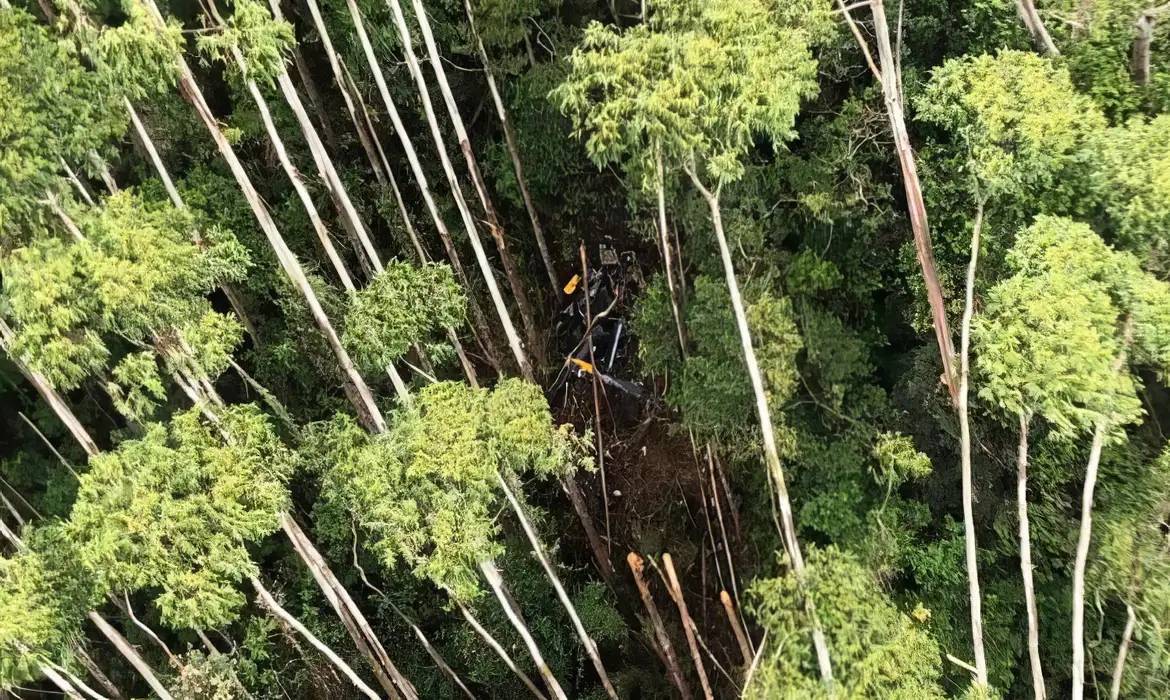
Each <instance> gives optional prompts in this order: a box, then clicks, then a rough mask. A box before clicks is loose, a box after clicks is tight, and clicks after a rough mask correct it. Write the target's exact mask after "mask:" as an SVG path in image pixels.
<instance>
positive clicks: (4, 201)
mask: <svg viewBox="0 0 1170 700" xmlns="http://www.w3.org/2000/svg"><path fill="white" fill-rule="evenodd" d="M50 31H51V30H50V29H49V28H48V27H45V26H43V25H40V24H38V23H37V22H36V20H35V19H33V17H32V16H31V15H29V14H28V13H26V12H24V11H23V10H16V9H9V10H4V11H2V12H0V250H3V249H11V248H14V247H16V246H17V245H20V244H21V243H22V242H24V241H25V240H27V236H28V233H29V231H28V229H27V227H25V226H24V225H25V224H26V223H29V222H40V223H43V222H44V221H45V220H46V215H45V207H44V205H43V204H42V201H43V200H44V199H45V195H46V191H49V190H53V191H55V190H57V189H58V183H59V181H60V174H61V160H62V159H64V160H65V161H66V162H67V163H70V164H71V165H72V167H75V168H76V167H80V166H88V165H89V163H90V159H89V154H90V152H91V151H95V150H96V151H99V152H105V150H106V147H107V145H108V144H109V143H110V142H111V141H112V140H114V139H116V138H117V137H118V136H120V135H121V133H122V132H123V130H124V128H125V117H124V112H123V110H120V109H118V108H117V107H116V106H115V105H114V104H113V102H112V96H111V94H110V93H109V92H108V91H107V90H104V89H103V87H102V84H101V79H100V78H99V77H98V75H97V74H96V73H94V72H93V71H88V70H86V69H84V68H83V67H82V65H81V63H80V62H79V61H78V57H77V56H76V55H75V54H74V53H72V52H71V51H70V49H69V45H68V44H67V43H66V42H65V41H63V40H60V39H57V38H55V37H54V36H53V35H52V34H51V33H50Z"/></svg>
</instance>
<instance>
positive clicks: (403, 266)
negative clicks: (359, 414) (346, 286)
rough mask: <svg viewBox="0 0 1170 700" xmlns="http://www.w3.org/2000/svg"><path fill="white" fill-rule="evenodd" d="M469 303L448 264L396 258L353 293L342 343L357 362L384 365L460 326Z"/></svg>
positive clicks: (379, 366)
mask: <svg viewBox="0 0 1170 700" xmlns="http://www.w3.org/2000/svg"><path fill="white" fill-rule="evenodd" d="M466 305H467V301H466V299H465V298H464V294H463V290H462V289H460V287H459V284H458V283H457V282H456V281H455V276H454V275H453V274H452V273H451V268H450V267H448V266H447V265H439V264H431V263H428V264H425V265H411V264H410V263H405V262H400V261H397V260H392V261H390V262H389V263H388V264H387V265H386V267H385V268H384V269H383V270H382V272H380V273H378V274H377V275H376V276H375V277H374V279H373V280H371V281H370V283H369V284H368V285H366V286H365V287H363V288H362V289H360V290H358V291H356V292H354V293H353V294H351V295H350V299H349V310H348V311H347V313H346V316H345V332H344V334H343V336H342V341H343V342H344V343H345V345H346V346H347V347H348V348H350V350H351V351H352V352H353V354H354V357H355V358H356V359H357V361H358V362H360V363H361V364H363V365H365V366H367V367H370V368H376V369H382V368H384V367H385V366H386V365H388V364H390V363H392V362H394V361H395V360H397V359H398V358H400V357H402V356H403V355H405V354H406V351H407V350H409V349H410V346H411V345H412V344H414V343H417V342H426V341H427V340H428V339H430V338H433V337H434V336H435V335H436V334H439V333H442V331H443V329H444V328H448V327H456V326H459V325H461V324H462V323H463V318H464V313H465V309H466Z"/></svg>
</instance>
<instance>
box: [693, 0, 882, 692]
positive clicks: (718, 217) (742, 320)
mask: <svg viewBox="0 0 1170 700" xmlns="http://www.w3.org/2000/svg"><path fill="white" fill-rule="evenodd" d="M875 1H879V2H880V0H875ZM687 174H688V175H690V177H691V180H692V181H693V182H694V184H695V187H696V189H698V190H699V193H700V194H702V195H703V198H704V199H705V200H706V202H707V206H708V207H709V208H710V210H711V223H712V225H713V227H714V229H715V238H716V240H717V241H718V242H719V255H720V258H721V259H722V261H723V273H724V276H725V277H726V280H727V291H728V293H729V294H730V296H731V308H732V310H733V311H734V313H735V323H736V326H737V327H738V330H739V340H740V347H741V349H742V351H743V357H744V365H745V366H746V367H747V372H748V378H749V379H750V380H751V383H752V392H753V393H754V394H755V399H756V413H757V417H758V418H759V423H760V433H761V434H762V436H763V442H764V461H765V463H766V464H767V467H768V476H769V480H770V481H771V483H772V487H773V488H775V490H776V501H777V503H778V505H779V507H780V521H781V530H782V531H781V533H780V536H781V539H782V540H783V542H784V548H785V549H786V550H787V551H788V556H789V558H790V559H791V561H792V570H793V573H795V575H796V578H797V580H798V581H800V582H801V584H800V585H801V586H802V587H803V585H804V584H803V581H804V555H803V554H802V553H801V551H800V542H799V541H798V540H797V537H796V519H795V518H794V517H793V514H792V502H791V500H790V499H789V498H788V486H787V483H786V481H785V478H784V468H783V467H782V466H781V465H780V453H779V451H778V449H777V447H776V433H775V428H774V427H773V425H772V410H771V409H770V408H769V407H768V398H767V394H765V392H764V377H763V375H762V374H761V372H760V363H759V361H757V360H756V351H755V348H753V347H752V335H751V329H750V328H749V327H748V321H747V311H746V310H745V308H744V304H743V298H742V297H741V296H740V293H739V281H738V280H737V279H736V277H735V264H734V263H733V262H732V260H731V249H730V248H729V247H728V245H727V236H726V234H725V233H724V231H723V213H722V211H721V210H720V206H719V190H718V189H716V190H715V192H711V191H710V190H708V189H707V188H706V187H704V186H703V183H702V182H701V181H700V180H699V178H698V175H697V174H696V173H695V172H694V171H693V170H691V169H690V168H689V167H688V169H687ZM804 605H805V609H806V612H807V613H808V615H809V618H810V620H811V622H812V637H813V647H814V648H815V650H816V656H817V667H818V668H819V670H820V674H821V681H822V682H824V684H825V685H831V684H832V683H833V665H832V660H831V659H830V656H829V644H828V641H827V640H826V639H825V632H824V630H823V629H822V628H821V624H820V621H819V619H818V618H817V615H816V610H815V608H814V607H813V604H812V601H811V600H810V599H809V598H808V597H807V596H804Z"/></svg>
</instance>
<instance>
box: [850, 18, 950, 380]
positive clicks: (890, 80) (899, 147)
mask: <svg viewBox="0 0 1170 700" xmlns="http://www.w3.org/2000/svg"><path fill="white" fill-rule="evenodd" d="M869 6H870V8H871V9H872V10H873V22H874V35H875V37H876V39H877V49H878V57H879V60H880V63H881V74H880V75H881V87H882V96H883V97H884V98H885V103H886V112H887V114H888V116H889V119H890V131H891V133H892V134H893V137H894V148H895V151H896V152H897V155H898V162H899V163H900V164H901V167H902V184H903V186H904V188H905V190H906V203H907V209H908V210H909V214H910V227H911V229H913V231H914V250H915V253H916V254H917V256H918V266H919V267H920V268H921V269H922V279H923V282H924V283H925V285H926V296H927V301H928V302H929V303H930V311H931V316H932V318H933V320H934V335H935V340H936V341H937V342H938V350H939V355H940V359H941V360H942V370H943V374H942V381H943V383H944V384H945V385H946V387H947V391H948V392H949V393H950V397H951V401H952V403H953V402H955V401H957V400H958V394H959V392H958V386H957V383H956V381H955V371H954V367H953V361H954V356H955V348H954V344H953V343H952V341H951V328H950V323H949V322H948V321H947V309H946V300H945V299H944V297H943V291H942V285H941V284H940V282H939V279H938V269H937V268H936V266H935V263H934V249H933V247H932V246H931V242H930V226H929V224H928V222H927V218H926V202H925V201H924V200H923V198H922V183H921V182H920V181H919V179H918V166H917V164H916V162H915V159H914V149H913V147H912V146H911V145H910V135H909V133H908V132H907V131H906V116H905V113H904V111H903V107H902V91H901V82H902V81H901V75H900V73H899V71H898V68H897V64H896V63H895V61H894V54H893V49H892V48H891V47H890V31H889V27H888V25H887V23H886V10H885V6H884V5H883V0H872V1H871V2H870V3H869ZM862 49H863V51H865V53H866V55H867V56H868V53H869V49H868V48H867V47H866V46H865V45H864V44H862Z"/></svg>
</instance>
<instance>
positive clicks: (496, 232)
mask: <svg viewBox="0 0 1170 700" xmlns="http://www.w3.org/2000/svg"><path fill="white" fill-rule="evenodd" d="M387 1H388V2H389V3H390V4H391V7H392V9H393V8H397V9H395V16H396V17H397V16H400V15H401V3H400V2H399V0H387ZM411 4H412V6H413V7H414V16H415V21H417V22H418V26H419V28H420V29H421V30H422V37H423V45H424V46H425V47H426V50H427V57H428V58H429V59H430V62H431V71H432V72H433V73H434V74H435V82H436V83H437V84H438V86H439V93H440V94H441V95H442V96H443V103H444V104H445V105H446V107H447V116H448V117H449V118H450V119H451V125H452V126H453V127H454V129H455V137H456V138H457V139H458V141H459V150H460V151H462V152H463V159H464V161H465V162H466V163H467V172H468V173H469V174H470V175H471V182H472V185H474V187H475V191H476V194H477V195H478V196H479V203H480V206H481V207H482V208H483V212H484V216H486V217H487V221H486V223H487V227H488V230H489V231H490V232H491V236H492V238H493V239H494V240H495V242H496V250H497V251H498V252H499V254H500V262H501V263H503V267H504V275H505V276H506V277H507V279H508V286H509V287H511V289H512V297H513V298H514V299H515V300H516V307H517V309H518V310H519V311H520V320H521V322H522V323H523V324H524V330H525V333H526V335H527V339H528V351H529V352H531V353H535V354H536V357H537V359H538V362H539V360H540V358H541V357H543V355H544V353H543V351H542V346H541V342H540V339H541V337H540V328H539V326H538V325H537V323H536V312H535V310H534V309H533V307H532V302H531V301H530V300H529V299H528V292H527V290H525V288H524V279H523V277H521V275H520V269H519V267H518V266H517V265H516V259H515V258H514V257H513V256H512V252H511V250H509V248H508V242H507V238H506V237H505V233H504V225H503V223H502V222H501V221H500V216H499V212H498V211H497V210H496V206H495V204H494V203H493V202H492V198H491V194H489V193H488V189H487V183H486V182H485V181H484V178H483V172H482V171H481V170H480V167H479V161H478V160H477V159H476V157H475V151H474V150H473V149H472V147H471V138H470V137H469V136H468V135H467V128H466V127H465V126H464V124H463V116H462V115H461V114H460V113H459V105H458V104H456V102H455V95H454V94H452V92H451V85H450V84H449V83H448V82H447V71H446V69H445V68H443V57H442V56H441V55H440V54H439V47H438V45H437V44H436V43H435V36H434V33H433V32H432V31H431V21H430V19H429V18H428V17H427V10H426V8H425V7H423V4H422V1H421V0H411ZM405 48H406V52H407V62H408V65H410V66H411V67H412V68H414V69H416V70H417V71H418V73H417V74H416V75H415V81H416V82H417V83H418V84H419V86H420V88H419V89H420V91H421V90H422V87H421V86H423V85H425V80H424V79H423V76H422V69H421V67H420V66H419V65H418V62H417V61H416V60H414V59H413V54H414V48H413V47H411V46H408V45H407V46H405ZM423 97H424V99H426V100H427V101H429V100H430V97H429V96H428V95H426V94H424V95H423ZM505 330H506V328H505ZM540 364H543V363H540ZM521 370H522V371H523V367H521Z"/></svg>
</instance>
